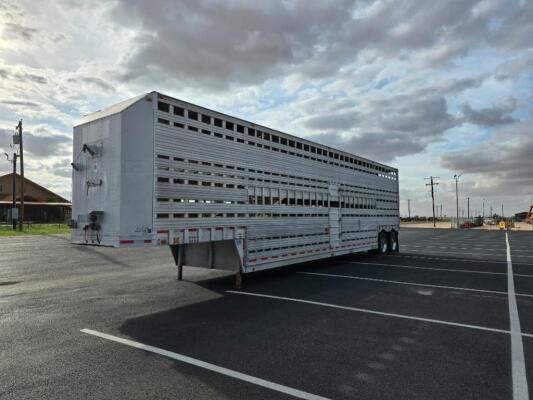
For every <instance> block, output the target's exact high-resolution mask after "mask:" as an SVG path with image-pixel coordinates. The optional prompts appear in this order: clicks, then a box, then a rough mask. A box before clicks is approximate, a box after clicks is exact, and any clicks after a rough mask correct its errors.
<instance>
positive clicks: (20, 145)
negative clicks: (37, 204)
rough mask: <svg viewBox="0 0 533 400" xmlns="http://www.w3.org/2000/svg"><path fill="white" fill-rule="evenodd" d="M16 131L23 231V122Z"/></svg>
mask: <svg viewBox="0 0 533 400" xmlns="http://www.w3.org/2000/svg"><path fill="white" fill-rule="evenodd" d="M16 129H17V130H18V142H19V158H20V215H19V230H20V231H22V225H23V223H24V148H23V145H22V120H20V121H19V123H18V125H17V127H16Z"/></svg>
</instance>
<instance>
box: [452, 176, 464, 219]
mask: <svg viewBox="0 0 533 400" xmlns="http://www.w3.org/2000/svg"><path fill="white" fill-rule="evenodd" d="M461 175H462V174H459V175H457V174H455V175H454V176H453V179H455V204H456V207H457V228H459V178H460V177H461Z"/></svg>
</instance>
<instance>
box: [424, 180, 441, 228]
mask: <svg viewBox="0 0 533 400" xmlns="http://www.w3.org/2000/svg"><path fill="white" fill-rule="evenodd" d="M424 179H425V180H428V179H429V181H430V183H426V186H431V202H432V209H433V227H435V226H436V225H435V190H434V189H433V187H434V186H435V185H438V183H436V182H435V181H434V180H435V179H440V178H439V177H438V176H430V177H429V178H424Z"/></svg>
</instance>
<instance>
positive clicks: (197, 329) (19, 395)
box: [0, 229, 533, 400]
mask: <svg viewBox="0 0 533 400" xmlns="http://www.w3.org/2000/svg"><path fill="white" fill-rule="evenodd" d="M508 242H509V247H510V256H511V261H512V268H510V265H509V264H508V262H507V260H508V259H507V243H506V234H505V232H499V231H474V230H471V231H452V230H431V229H403V230H402V231H401V234H400V247H401V252H400V253H399V254H393V255H383V256H379V255H367V254H360V255H353V256H350V257H341V258H335V259H330V260H325V261H321V262H315V263H311V264H306V265H299V266H296V267H293V268H286V269H282V270H278V271H270V272H267V273H262V274H256V275H252V276H246V277H245V280H244V286H243V288H242V290H240V291H237V290H235V289H234V288H233V282H234V280H233V277H231V276H228V275H227V273H225V272H220V271H211V270H203V269H197V268H185V271H184V277H185V279H186V280H185V281H177V280H176V268H175V266H174V265H173V260H172V257H171V255H170V251H169V249H168V248H165V247H163V248H155V249H109V248H94V247H85V246H72V245H70V244H69V242H68V239H67V238H66V237H60V236H42V237H38V236H33V237H13V238H0V332H1V334H0V398H2V399H17V400H19V399H72V398H78V399H85V398H87V399H109V398H114V399H167V398H168V399H294V398H308V399H323V398H327V399H500V400H501V399H527V398H528V389H527V384H528V383H529V396H530V397H533V391H532V387H533V233H532V232H509V233H508ZM511 271H512V276H511V275H510V274H509V273H508V272H511ZM517 321H518V322H519V325H518V326H517ZM524 373H525V376H524V375H523V374H524ZM524 385H525V386H524Z"/></svg>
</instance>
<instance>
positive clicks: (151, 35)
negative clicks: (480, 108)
mask: <svg viewBox="0 0 533 400" xmlns="http://www.w3.org/2000/svg"><path fill="white" fill-rule="evenodd" d="M526 3H527V4H525V5H520V4H519V3H513V4H509V3H508V2H503V1H498V0H495V1H492V2H483V1H479V0H467V1H465V0H452V1H447V2H427V1H421V0H411V1H405V2H402V6H401V7H398V5H397V3H396V2H393V1H382V2H371V3H369V4H368V5H366V3H365V4H363V3H356V2H355V1H350V0H344V1H317V2H315V1H313V2H309V1H306V0H294V1H268V2H254V3H250V2H247V1H228V2H212V1H194V2H180V3H175V2H173V1H171V0H155V1H150V2H146V1H142V0H132V1H126V0H122V1H119V3H118V5H117V7H116V8H115V10H114V13H113V15H114V18H115V20H116V21H118V22H119V23H120V24H122V25H126V26H128V27H131V28H134V29H140V32H139V34H138V35H137V37H136V39H135V43H136V47H135V48H133V49H132V51H131V53H130V54H128V55H127V57H126V59H125V62H124V64H123V66H124V68H125V72H124V74H123V75H122V79H124V80H130V79H137V78H142V79H148V80H152V81H156V80H159V81H160V80H161V76H164V77H170V78H174V79H180V80H182V81H183V82H184V84H187V83H190V82H194V83H195V84H196V85H198V84H204V85H208V86H210V87H211V88H213V87H218V88H220V87H227V86H230V85H232V84H237V85H248V84H255V83H262V82H264V81H266V80H268V79H270V78H273V77H277V76H284V75H286V74H292V73H295V74H300V75H302V76H308V77H326V76H329V75H331V74H334V73H337V72H338V70H339V68H340V67H342V66H343V65H346V64H348V63H350V62H352V61H353V60H354V59H355V57H356V56H357V54H358V53H359V52H360V51H361V50H364V49H371V50H372V51H373V52H375V53H376V54H381V55H382V56H385V57H398V56H402V57H411V55H412V52H416V51H427V52H428V53H427V54H426V55H425V58H426V60H427V61H429V62H430V63H432V64H433V65H434V66H438V65H440V63H443V62H447V61H450V60H452V59H454V58H456V57H457V56H460V55H464V54H467V53H468V52H469V51H470V49H471V48H474V47H475V48H478V47H479V46H480V44H482V43H487V44H490V43H496V44H497V45H498V46H500V47H501V48H505V47H506V46H509V47H513V48H515V47H520V46H522V47H527V46H530V44H529V41H528V40H529V39H528V38H529V37H531V35H530V31H531V29H532V28H531V27H532V25H533V24H531V23H530V21H531V18H530V19H528V18H527V16H528V15H529V14H530V13H531V5H530V3H531V2H526ZM361 4H363V5H361ZM524 15H525V16H524ZM495 19H498V20H501V21H502V22H501V23H502V24H503V25H504V26H505V29H491V27H490V23H491V22H492V21H493V20H495ZM511 24H512V25H513V26H512V27H511V26H510V25H511Z"/></svg>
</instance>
